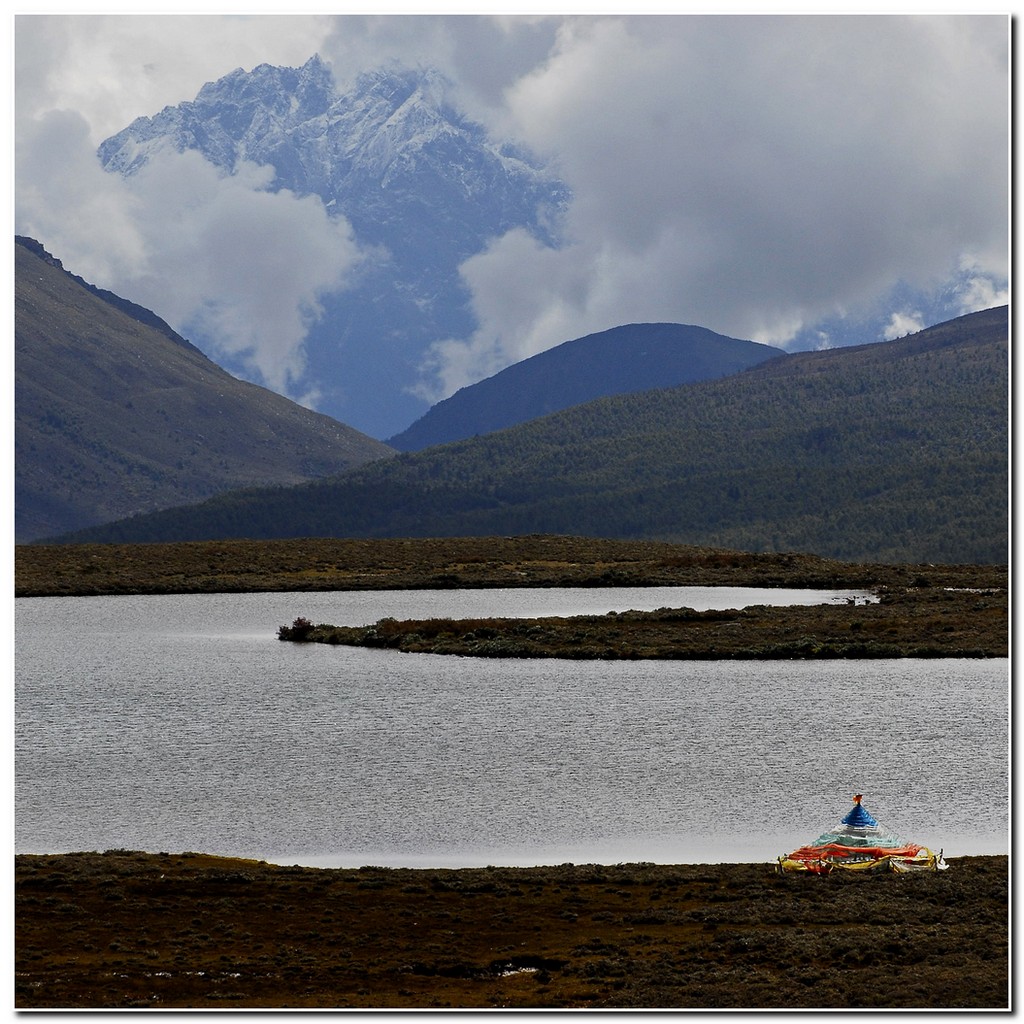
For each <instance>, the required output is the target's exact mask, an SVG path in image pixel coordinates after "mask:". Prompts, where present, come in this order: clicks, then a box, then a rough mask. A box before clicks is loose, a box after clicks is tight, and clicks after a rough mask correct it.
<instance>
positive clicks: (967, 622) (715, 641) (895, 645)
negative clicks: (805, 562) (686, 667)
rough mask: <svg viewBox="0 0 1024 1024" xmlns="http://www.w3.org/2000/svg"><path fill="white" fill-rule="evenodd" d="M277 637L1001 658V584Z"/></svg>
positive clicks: (729, 654)
mask: <svg viewBox="0 0 1024 1024" xmlns="http://www.w3.org/2000/svg"><path fill="white" fill-rule="evenodd" d="M278 636H279V638H280V639H281V640H291V641H295V642H299V643H323V644H346V645H351V646H358V647H384V648H390V649H394V650H399V651H406V652H410V653H420V654H456V655H471V656H474V657H485V658H601V659H638V658H659V659H665V658H677V659H722V658H731V659H761V660H766V659H777V658H993V657H997V658H1005V657H1007V656H1008V610H1007V599H1006V592H1005V591H984V592H981V593H978V592H973V591H972V592H967V593H965V592H958V591H951V590H945V589H941V588H933V587H919V588H914V589H910V590H905V591H902V592H889V591H885V592H883V593H882V595H881V600H880V601H879V602H878V603H877V604H852V605H851V604H842V605H829V604H822V605H809V606H793V607H768V606H764V605H758V606H756V607H752V608H746V609H742V610H728V611H702V612H701V611H694V610H693V609H691V608H678V609H669V608H663V609H659V610H658V611H653V612H638V611H627V612H618V613H616V612H610V613H608V614H607V615H580V616H570V617H566V618H561V617H550V618H532V619H501V618H489V619H426V620H405V621H397V620H395V619H382V620H381V621H380V622H377V623H375V624H374V625H372V626H363V627H356V626H348V627H344V626H331V625H316V624H314V623H312V622H309V621H308V620H307V619H304V618H301V617H300V618H297V619H296V620H295V621H294V622H293V623H292V625H291V626H282V627H281V628H280V630H279V632H278Z"/></svg>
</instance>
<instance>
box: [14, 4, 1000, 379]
mask: <svg viewBox="0 0 1024 1024" xmlns="http://www.w3.org/2000/svg"><path fill="white" fill-rule="evenodd" d="M16 30H17V40H16V42H17V45H16V48H15V57H16V68H17V92H16V100H17V108H16V113H17V132H18V134H17V138H16V145H17V173H18V179H17V183H16V184H17V192H16V218H17V219H16V230H18V231H21V232H23V233H26V234H32V235H33V236H34V237H38V238H39V240H40V241H42V242H43V244H44V245H46V246H47V248H49V249H50V250H51V251H52V252H54V254H55V255H57V256H59V257H60V258H61V259H63V260H64V262H65V265H66V266H68V268H69V269H71V270H73V271H74V272H75V273H80V274H82V275H83V276H84V277H86V278H87V279H89V280H92V281H94V283H96V284H100V285H103V286H104V287H110V288H113V289H114V290H118V291H120V293H121V294H125V295H126V297H128V298H132V299H134V300H135V301H139V302H143V304H146V305H151V307H152V308H154V309H155V310H156V311H157V312H158V313H160V315H162V316H165V317H167V318H168V319H171V318H172V316H173V317H177V318H178V319H179V322H180V323H181V324H183V325H187V324H193V325H199V324H204V325H205V326H207V327H212V326H215V327H216V328H217V330H218V331H219V332H221V334H222V344H223V345H224V346H225V348H226V349H230V350H231V351H234V352H248V353H249V354H250V356H251V358H252V360H253V361H254V364H255V365H258V366H259V367H260V369H261V372H262V373H263V375H264V379H265V380H266V381H267V382H268V383H270V382H278V384H281V383H282V382H284V383H287V382H288V381H289V380H290V381H292V384H293V386H295V378H296V375H297V374H298V373H300V372H301V367H302V355H301V339H302V334H303V331H304V329H305V325H306V322H307V320H308V318H309V317H311V316H313V315H315V313H316V309H317V295H318V294H319V293H320V292H321V291H322V290H323V289H326V288H330V287H332V286H333V285H334V284H336V283H338V282H339V281H343V280H344V277H345V274H346V272H347V270H348V269H350V268H351V267H352V266H353V265H354V261H355V260H356V259H357V258H358V255H357V253H356V250H355V247H354V242H353V240H352V239H351V237H350V236H349V235H348V233H347V227H346V226H345V225H344V224H337V223H335V222H333V221H330V220H329V219H328V218H326V216H325V215H324V213H323V211H322V209H320V208H319V207H318V206H317V204H316V203H315V202H312V201H306V200H299V199H297V198H296V197H294V196H290V195H288V194H280V195H279V196H278V197H274V196H272V195H271V194H270V193H269V192H267V191H266V190H265V189H263V188H262V182H261V181H260V180H258V178H257V179H250V178H247V177H244V176H243V177H240V178H236V179H219V178H216V176H211V173H210V171H208V170H206V169H204V168H203V167H202V166H199V165H197V164H194V163H189V162H184V163H180V164H177V165H176V171H175V175H176V176H175V175H171V174H170V171H169V170H168V168H169V166H170V165H168V168H164V170H163V172H161V171H160V169H159V168H156V167H154V168H153V169H152V172H151V174H150V175H149V176H148V177H140V180H139V181H138V182H137V183H136V184H135V185H134V186H132V187H131V188H129V187H126V186H125V184H124V183H123V182H121V181H120V180H119V179H118V178H117V177H116V176H114V175H105V174H104V173H103V172H102V171H101V170H100V169H99V167H98V165H97V163H96V161H95V156H94V149H95V146H96V145H97V144H98V142H99V141H101V140H102V139H103V138H105V137H106V136H107V135H109V134H111V133H113V132H115V131H117V130H119V129H120V128H122V127H124V126H125V125H126V124H127V123H129V122H130V121H131V120H132V119H133V118H134V117H136V116H138V115H142V114H153V113H156V112H157V111H158V110H159V109H160V108H161V107H162V106H164V105H167V104H176V103H179V102H181V101H182V100H188V99H192V98H194V96H195V95H196V93H197V92H198V90H199V88H200V87H201V86H202V85H203V83H205V82H207V81H212V80H214V79H216V78H218V77H220V76H222V75H224V74H226V73H228V72H229V71H231V70H233V69H234V68H235V67H238V66H241V67H244V68H246V69H249V68H251V67H253V66H254V65H256V64H258V63H262V62H267V63H271V64H283V65H289V66H298V65H300V64H302V63H304V62H305V60H306V59H307V58H308V57H309V56H311V55H312V54H313V53H314V52H320V53H321V54H322V55H323V56H324V58H325V59H328V60H330V61H331V62H332V66H333V70H334V72H335V74H336V76H338V77H339V78H340V79H341V80H342V82H344V81H346V80H347V79H349V78H350V77H351V76H353V75H354V74H356V73H357V72H358V71H360V70H363V69H366V68H370V67H375V66H379V65H381V64H384V63H387V62H388V61H389V60H396V61H401V62H403V63H410V64H416V63H422V64H427V63H430V64H435V65H439V66H440V67H441V69H442V70H443V71H444V72H445V73H446V74H448V75H449V76H450V77H451V78H452V79H453V80H454V82H455V95H456V97H457V99H458V101H459V102H460V104H461V105H462V106H463V107H464V109H466V110H467V111H468V112H469V113H470V114H471V115H472V116H474V117H477V118H480V119H482V120H484V121H485V122H486V123H488V124H489V125H491V126H492V128H493V129H494V131H495V132H496V133H497V134H498V135H499V136H501V137H514V138H518V139H520V140H522V141H524V142H525V143H527V144H528V145H530V146H531V147H533V148H534V150H535V151H537V152H538V153H540V154H542V155H544V156H545V157H549V158H551V159H553V160H555V161H556V165H557V167H558V169H559V170H560V172H561V173H562V175H563V176H564V177H565V178H566V180H567V181H568V183H569V184H570V185H571V187H572V188H573V189H574V192H575V197H576V198H575V201H574V203H573V205H572V207H571V209H570V211H569V214H568V217H567V220H566V224H565V230H566V235H565V238H566V242H565V246H564V247H563V248H562V249H561V250H559V251H553V250H548V249H545V248H543V247H542V246H540V245H538V244H537V243H536V242H535V241H533V240H532V239H530V238H529V237H528V236H526V235H524V234H523V233H522V232H520V231H516V232H513V233H511V234H509V235H507V236H506V237H504V238H499V239H495V240H494V241H493V242H492V244H491V245H490V246H489V247H488V248H487V250H486V251H485V252H483V253H481V254H478V255H477V256H474V257H473V258H471V259H470V260H469V261H468V262H467V263H466V264H465V266H464V267H463V274H464V277H465V280H466V281H467V283H468V285H469V287H470V288H471V291H472V295H473V301H474V306H475V310H476V312H477V315H478V319H479V323H480V327H479V330H478V331H477V332H476V333H475V334H473V335H472V336H471V337H468V338H455V339H448V340H446V341H444V342H442V343H440V344H438V345H437V346H435V347H434V349H433V350H432V352H431V353H430V354H429V358H428V364H429V366H428V369H429V370H430V373H429V374H428V378H429V379H428V380H427V381H425V383H424V389H423V390H424V393H429V394H430V395H431V396H432V397H435V398H436V397H441V396H442V395H444V394H447V393H450V391H451V390H453V389H454V388H455V387H458V386H459V385H461V384H465V383H468V382H470V381H472V380H476V379H478V378H479V377H480V376H481V375H483V374H487V373H493V372H495V371H496V370H497V369H499V368H501V367H502V366H504V365H506V364H507V363H508V362H511V361H513V360H516V359H520V358H523V357H524V356H528V355H532V354H534V353H535V352H538V351H541V350H543V349H544V348H547V347H550V346H551V345H555V344H559V343H560V342H563V341H565V340H568V339H570V338H575V337H579V336H581V335H583V334H586V333H589V332H592V331H597V330H603V329H606V328H608V327H612V326H615V325H617V324H621V323H628V322H631V321H655V320H669V321H676V322H683V323H693V324H699V325H701V326H706V327H710V328H711V329H713V330H717V331H720V332H721V333H724V334H730V335H734V336H736V337H741V338H752V339H755V340H760V341H768V342H772V343H776V344H780V345H781V344H786V343H787V341H789V340H790V339H792V338H794V337H795V336H796V335H797V334H798V333H800V332H808V331H809V330H810V329H812V328H817V329H821V328H822V327H823V325H824V324H825V322H826V321H829V320H830V319H831V320H832V321H833V322H834V321H836V320H837V319H842V318H843V317H844V316H846V315H849V316H850V317H851V318H857V317H863V316H864V315H865V313H866V311H868V310H871V309H875V310H877V309H880V308H881V306H880V304H881V303H884V302H889V301H891V299H890V296H891V295H892V294H893V291H894V289H896V288H897V287H904V288H907V289H909V290H911V291H915V290H924V291H927V290H928V289H934V290H935V291H936V293H938V291H939V290H940V289H943V288H944V289H945V290H946V292H947V294H954V293H955V294H956V295H957V296H958V298H959V300H960V301H961V303H962V308H963V310H964V311H967V310H969V309H971V308H982V307H983V306H985V305H993V304H996V303H998V302H1000V301H1005V291H1006V282H1007V274H1008V243H1007V235H1008V231H1007V222H1008V216H1009V214H1008V194H1009V182H1008V167H1009V159H1008V154H1009V141H1008V139H1009V110H1008V96H1009V71H1008V35H1009V23H1008V19H1007V18H1005V17H1002V16H981V17H964V16H952V17H940V16H930V15H929V16H920V17H872V16H868V17H859V16H843V17H814V16H810V17H808V16H798V17H762V16H753V17H743V16H724V17H715V16H706V17H705V16H700V17H698V16H690V15H681V16H679V15H677V16H642V17H627V16H618V15H616V16H585V15H584V16H565V17H563V16H559V17H510V16H503V17H498V18H492V17H476V16H460V17H445V16H434V15H431V16H426V17H410V16H395V15H389V16H362V15H359V16H341V17H326V16H321V15H311V16H306V15H302V16H295V17H285V16H269V17H268V16H252V17H244V16H228V17H222V16H202V15H188V16H163V17H152V16H139V17H131V16H129V17H125V16H122V15H115V16H65V15H58V16H52V17H51V16H21V17H19V18H17V19H16ZM161 174H162V176H161ZM158 182H159V184H158ZM158 187H159V188H164V189H165V190H166V195H161V201H160V202H158V203H154V202H153V201H152V196H153V195H155V194H157V193H156V192H151V191H149V189H157V188H158ZM189 197H190V198H189ZM271 236H273V237H274V238H275V239H276V246H275V248H274V249H271V248H270V247H269V243H268V242H267V239H269V238H270V237H271ZM272 251H276V252H277V254H278V255H279V256H280V257H281V258H280V260H279V261H278V262H276V263H273V261H271V262H268V263H264V262H262V260H263V255H264V253H268V252H272ZM286 258H287V259H290V260H294V261H295V262H294V264H290V265H286V263H285V259H286ZM250 264H251V265H250ZM289 266H294V273H292V272H290V270H289V269H288V268H289ZM179 275H180V276H181V280H180V281H179V280H178V279H177V278H178V276H179ZM915 303H916V299H915ZM171 305H173V307H174V308H173V311H172V310H170V309H169V306H171ZM919 311H920V314H921V316H922V317H927V315H928V312H929V311H928V310H927V309H926V308H925V307H924V306H920V309H919ZM253 325H254V326H253ZM176 326H177V324H176ZM890 326H895V321H893V323H892V324H891V325H890ZM811 333H813V332H811ZM411 358H415V354H411ZM274 386H278V385H277V384H275V385H274ZM282 386H283V384H282Z"/></svg>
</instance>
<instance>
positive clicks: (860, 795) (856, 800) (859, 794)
mask: <svg viewBox="0 0 1024 1024" xmlns="http://www.w3.org/2000/svg"><path fill="white" fill-rule="evenodd" d="M863 799H864V796H863V794H862V793H858V794H857V795H856V796H855V797H854V798H853V802H854V803H855V804H859V803H860V802H861V800H863Z"/></svg>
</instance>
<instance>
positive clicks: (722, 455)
mask: <svg viewBox="0 0 1024 1024" xmlns="http://www.w3.org/2000/svg"><path fill="white" fill-rule="evenodd" d="M1007 329H1008V324H1007V310H1006V308H1005V307H1001V308H998V309H992V310H986V311H984V312H981V313H975V314H972V315H970V316H967V317H962V318H959V319H957V320H954V321H950V322H949V323H947V324H941V325H939V326H937V327H934V328H931V329H929V330H927V331H923V332H921V333H920V334H917V335H914V336H911V337H908V338H904V339H901V340H899V341H893V342H886V343H880V344H875V345H867V346H862V347H859V348H852V349H849V348H848V349H836V350H831V351H826V352H811V353H800V354H796V355H791V356H789V357H788V358H786V359H777V360H772V361H770V362H768V363H765V364H763V365H762V366H760V367H755V368H754V369H752V370H748V371H746V372H744V373H741V374H736V375H734V376H731V377H727V378H724V379H721V380H715V381H704V382H701V383H698V384H690V385H683V386H680V387H677V388H670V389H663V390H657V391H650V392H643V393H640V394H631V395H625V396H620V397H614V398H603V399H598V400H596V401H593V402H588V403H586V404H585V405H580V406H575V407H573V408H572V409H567V410H565V411H563V412H560V413H555V414H553V415H551V416H546V417H543V418H541V419H538V420H533V421H531V422H530V423H527V424H523V425H521V426H518V427H512V428H509V429H507V430H502V431H497V432H495V433H493V434H489V435H487V436H486V437H481V438H476V439H473V440H466V441H459V442H455V443H453V444H450V445H443V446H439V447H436V448H431V449H428V450H426V451H423V452H418V453H415V454H403V455H400V456H398V457H397V458H395V459H392V460H389V461H388V462H386V463H379V464H377V465H374V466H367V467H363V468H361V469H358V470H354V471H353V472H351V473H350V474H347V475H346V476H345V477H343V478H339V479H336V480H325V481H319V482H316V483H312V484H307V485H304V486H300V487H296V488H289V489H279V490H277V491H268V490H259V491H253V492H249V493H245V494H231V495H224V496H222V497H220V498H216V499H213V500H211V501H209V502H206V503H204V504H203V505H201V506H199V507H195V508H189V509H178V510H172V511H168V512H164V513H159V514H156V515H154V516H149V517H145V518H142V517H140V518H139V519H136V520H133V521H129V522H123V523H120V524H114V525H111V526H110V527H108V528H105V529H103V530H94V531H87V532H85V533H83V534H80V535H78V536H77V537H75V538H71V539H77V540H98V541H132V540H187V539H205V538H217V537H287V536H294V537H301V536H338V537H344V536H353V537H357V536H367V537H386V536H396V537H400V536H459V535H475V536H487V535H495V534H517V533H533V532H545V533H564V534H574V535H580V534H583V535H592V536H604V537H622V538H629V537H635V538H660V539H667V540H675V541H679V542H685V543H697V544H708V545H713V546H717V547H727V548H734V549H745V550H751V551H762V550H777V551H787V550H788V551H806V552H811V553H816V554H819V555H825V556H830V557H838V558H843V559H848V560H871V561H885V562H915V563H916V562H929V561H933V562H946V563H951V564H953V563H977V562H991V563H1003V562H1005V561H1006V559H1007V535H1008V529H1007V528H1008V515H1007V505H1008V458H1007V449H1008V440H1009V439H1008V420H1009V415H1008V390H1009V388H1008V384H1009V374H1008V350H1007V343H1008V338H1007Z"/></svg>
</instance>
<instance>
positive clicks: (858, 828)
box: [779, 794, 948, 875]
mask: <svg viewBox="0 0 1024 1024" xmlns="http://www.w3.org/2000/svg"><path fill="white" fill-rule="evenodd" d="M861 799H862V797H861V796H860V794H858V795H857V796H855V797H854V798H853V810H852V811H850V813H849V814H847V815H846V817H845V818H843V820H842V821H841V822H840V823H839V824H838V825H837V826H836V827H835V828H834V829H832V830H831V831H830V832H825V833H823V834H822V835H820V836H818V838H817V839H816V840H815V841H814V842H813V843H809V844H808V845H807V846H801V847H800V849H799V850H794V851H793V852H792V853H790V854H787V855H786V856H785V857H780V858H779V871H780V872H787V871H811V872H813V873H814V874H818V875H827V874H828V873H829V872H830V871H833V870H835V869H836V868H840V869H842V870H845V871H898V872H904V871H944V870H945V869H946V868H947V867H948V865H947V864H946V862H945V861H944V860H943V859H942V851H941V850H940V851H939V852H938V854H935V853H933V852H932V851H931V850H929V849H928V848H927V847H926V846H918V845H917V844H916V843H903V842H901V841H900V837H899V836H897V835H895V834H893V833H892V832H890V831H889V830H888V829H887V828H885V827H884V826H882V825H880V824H879V823H878V822H877V821H876V820H875V819H874V818H873V817H872V816H871V815H870V814H869V813H868V811H867V809H866V808H865V807H863V806H862V805H861Z"/></svg>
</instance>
